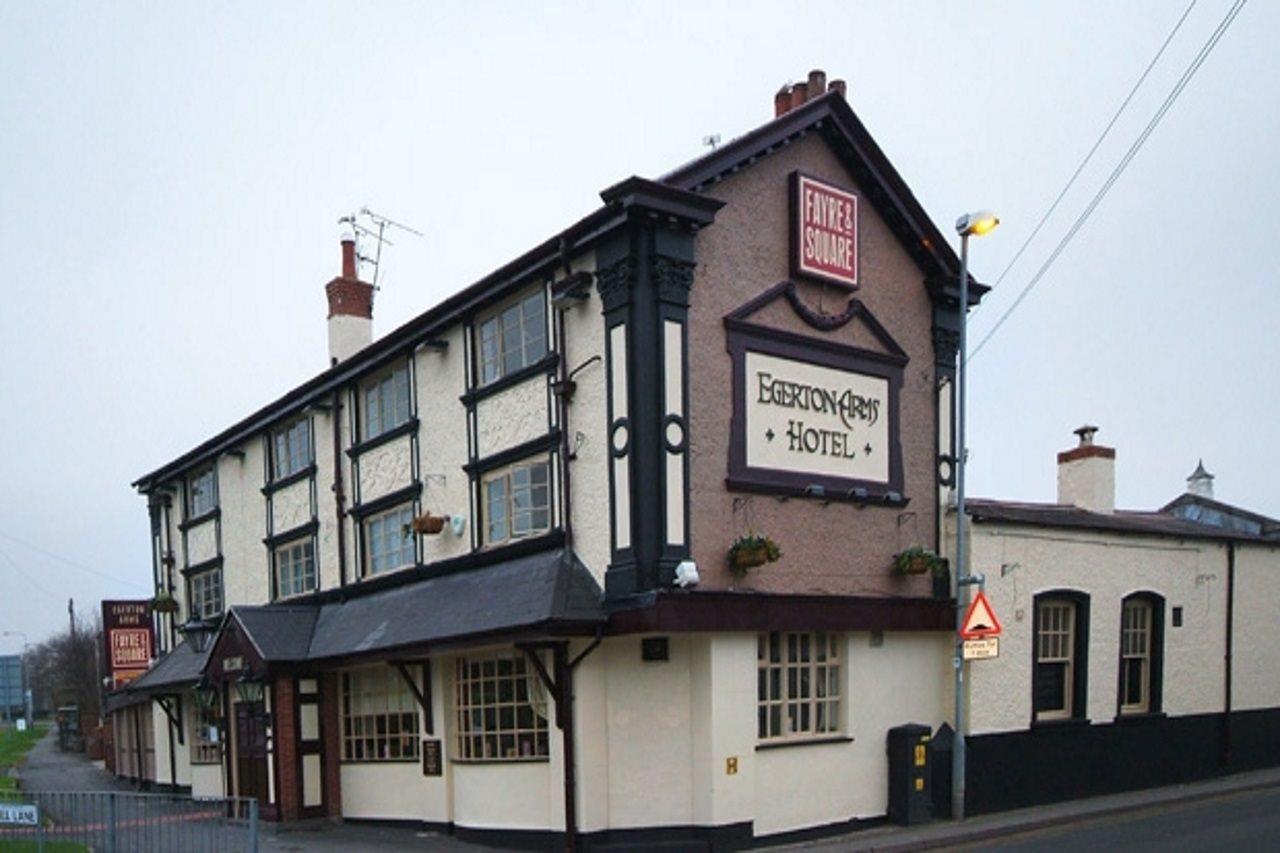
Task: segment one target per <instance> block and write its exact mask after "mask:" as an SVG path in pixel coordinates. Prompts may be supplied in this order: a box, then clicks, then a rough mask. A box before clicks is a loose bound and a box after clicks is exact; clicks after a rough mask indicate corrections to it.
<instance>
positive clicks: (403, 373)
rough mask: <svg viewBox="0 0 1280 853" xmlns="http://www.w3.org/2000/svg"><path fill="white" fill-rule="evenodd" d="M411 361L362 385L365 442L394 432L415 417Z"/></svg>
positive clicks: (361, 410)
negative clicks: (409, 363) (410, 373)
mask: <svg viewBox="0 0 1280 853" xmlns="http://www.w3.org/2000/svg"><path fill="white" fill-rule="evenodd" d="M411 384H412V383H411V382H410V375H409V365H408V363H407V362H406V363H404V364H400V365H397V366H396V367H394V368H392V369H391V370H388V371H386V372H384V373H381V374H379V375H378V376H377V377H375V378H374V379H371V380H369V381H368V382H366V383H365V384H364V387H363V388H361V391H360V397H361V403H362V406H361V408H360V413H361V415H362V417H363V423H362V424H361V426H362V427H363V432H362V435H363V437H364V439H365V441H368V440H369V439H372V438H377V437H378V436H380V435H384V434H386V433H388V432H391V431H392V430H393V429H395V428H396V427H398V426H401V425H402V424H406V423H408V422H409V421H410V420H412V419H413V389H412V388H411V387H410V386H411Z"/></svg>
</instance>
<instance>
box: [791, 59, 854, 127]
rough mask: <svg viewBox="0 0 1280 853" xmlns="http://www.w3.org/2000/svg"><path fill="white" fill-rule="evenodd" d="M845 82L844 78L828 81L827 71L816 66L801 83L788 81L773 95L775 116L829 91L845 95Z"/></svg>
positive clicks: (841, 95)
mask: <svg viewBox="0 0 1280 853" xmlns="http://www.w3.org/2000/svg"><path fill="white" fill-rule="evenodd" d="M845 90H846V87H845V84H844V81H843V80H832V81H831V82H829V83H828V82H827V73H826V72H825V71H823V70H822V69H821V68H815V69H813V70H812V71H810V72H809V76H808V78H806V79H805V80H804V82H801V83H788V84H787V85H785V86H783V87H782V88H781V89H779V90H778V92H777V94H775V95H774V96H773V116H774V118H777V117H778V116H781V115H785V114H786V113H789V112H790V111H791V110H794V109H795V108H796V107H799V106H802V105H804V104H805V103H807V102H809V101H812V100H813V99H814V98H820V97H822V96H823V95H825V94H827V93H828V92H835V93H836V94H838V95H839V96H840V97H842V98H843V97H844V96H845Z"/></svg>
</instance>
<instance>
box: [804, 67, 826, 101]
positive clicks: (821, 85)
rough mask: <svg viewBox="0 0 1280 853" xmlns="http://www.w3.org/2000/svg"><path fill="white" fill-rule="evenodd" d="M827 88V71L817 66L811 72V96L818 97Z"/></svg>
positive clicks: (809, 87)
mask: <svg viewBox="0 0 1280 853" xmlns="http://www.w3.org/2000/svg"><path fill="white" fill-rule="evenodd" d="M826 90H827V72H825V71H823V70H822V69H821V68H815V69H813V70H812V71H810V72H809V82H808V91H809V97H811V98H816V97H818V96H819V95H821V94H822V93H823V92H825V91H826Z"/></svg>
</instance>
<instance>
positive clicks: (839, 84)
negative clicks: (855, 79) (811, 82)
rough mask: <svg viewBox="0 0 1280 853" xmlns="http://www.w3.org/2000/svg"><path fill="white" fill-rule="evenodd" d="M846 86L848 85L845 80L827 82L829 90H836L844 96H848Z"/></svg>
mask: <svg viewBox="0 0 1280 853" xmlns="http://www.w3.org/2000/svg"><path fill="white" fill-rule="evenodd" d="M845 88H846V87H845V84H844V81H843V80H832V81H831V82H830V83H828V84H827V91H828V92H836V93H837V94H839V95H840V97H842V98H845V97H847V93H846V91H845Z"/></svg>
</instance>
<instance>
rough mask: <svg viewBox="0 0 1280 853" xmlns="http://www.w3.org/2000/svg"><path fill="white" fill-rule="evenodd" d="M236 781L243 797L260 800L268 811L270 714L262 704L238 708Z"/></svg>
mask: <svg viewBox="0 0 1280 853" xmlns="http://www.w3.org/2000/svg"><path fill="white" fill-rule="evenodd" d="M236 779H237V780H238V781H239V791H238V793H239V795H240V796H242V797H256V798H257V800H258V805H259V807H260V808H266V805H267V800H268V795H267V712H266V706H265V705H264V704H263V703H262V702H240V703H239V704H237V705H236Z"/></svg>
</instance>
